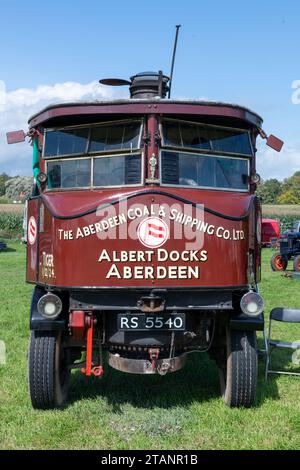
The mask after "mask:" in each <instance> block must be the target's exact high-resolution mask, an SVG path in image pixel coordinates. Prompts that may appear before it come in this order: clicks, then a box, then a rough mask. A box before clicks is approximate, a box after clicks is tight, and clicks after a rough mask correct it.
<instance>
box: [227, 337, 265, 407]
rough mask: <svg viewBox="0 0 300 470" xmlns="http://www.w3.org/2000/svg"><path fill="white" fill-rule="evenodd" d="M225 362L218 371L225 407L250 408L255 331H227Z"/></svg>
mask: <svg viewBox="0 0 300 470" xmlns="http://www.w3.org/2000/svg"><path fill="white" fill-rule="evenodd" d="M226 349H227V360H226V364H224V367H222V368H221V369H220V382H221V392H222V396H223V399H224V401H225V403H226V405H228V406H230V407H240V406H244V407H250V406H251V405H253V403H254V401H255V396H256V386H257V349H256V332H255V331H239V330H230V329H228V331H227V348H226Z"/></svg>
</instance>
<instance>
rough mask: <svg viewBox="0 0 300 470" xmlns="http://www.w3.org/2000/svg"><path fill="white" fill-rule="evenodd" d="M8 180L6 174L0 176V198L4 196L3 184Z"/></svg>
mask: <svg viewBox="0 0 300 470" xmlns="http://www.w3.org/2000/svg"><path fill="white" fill-rule="evenodd" d="M9 179H10V177H9V176H8V175H7V174H6V173H2V174H1V175H0V196H4V194H5V183H6V182H7V181H8V180H9Z"/></svg>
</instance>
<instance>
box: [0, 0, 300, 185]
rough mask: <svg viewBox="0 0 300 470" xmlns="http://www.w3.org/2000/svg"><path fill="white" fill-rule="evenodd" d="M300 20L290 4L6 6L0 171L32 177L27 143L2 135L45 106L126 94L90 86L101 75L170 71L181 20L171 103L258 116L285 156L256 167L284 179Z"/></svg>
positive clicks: (263, 152)
mask: <svg viewBox="0 0 300 470" xmlns="http://www.w3.org/2000/svg"><path fill="white" fill-rule="evenodd" d="M299 17H300V3H299V2H297V1H296V0H294V1H292V0H286V1H285V2H283V1H279V0H261V1H258V0H252V1H251V2H241V1H235V0H227V1H221V0H214V1H199V0H198V1H196V0H185V1H183V0H182V1H176V0H175V1H174V0H173V1H169V0H165V1H164V2H162V1H158V0H152V2H151V3H149V2H145V1H144V2H143V1H127V2H125V1H119V0H115V1H114V2H107V0H106V1H100V0H99V1H95V0H86V1H85V2H83V1H77V0H73V1H70V0H61V1H57V0H53V1H51V2H45V3H43V2H37V1H31V0H27V1H26V2H20V1H17V0H10V1H9V2H3V3H2V4H1V18H2V21H1V28H0V59H1V62H0V63H1V67H0V127H1V130H0V173H1V172H2V171H7V172H9V173H10V174H17V173H22V174H30V149H29V148H28V145H26V144H18V145H17V146H13V148H12V146H11V147H9V148H7V146H6V145H5V142H4V131H6V130H11V128H18V127H20V126H21V127H24V126H25V125H26V120H27V118H28V115H30V114H32V112H35V111H36V110H38V109H40V108H41V107H43V106H45V105H46V104H47V103H48V102H53V101H55V102H57V101H62V99H67V98H70V99H72V100H74V99H79V100H80V99H86V98H97V99H99V98H102V97H104V98H111V97H112V98H113V97H116V96H118V93H120V92H121V93H126V90H123V89H121V90H119V89H117V90H112V91H110V90H108V91H104V90H103V89H102V88H101V87H100V85H97V84H96V82H95V80H97V79H99V78H101V77H109V76H115V77H124V78H128V77H129V76H130V75H132V74H134V73H137V72H140V71H143V70H151V69H152V70H158V69H162V70H163V71H164V72H165V73H168V72H169V69H170V60H171V52H172V46H173V39H174V33H175V28H174V25H175V24H178V23H180V24H181V25H182V29H181V32H180V37H179V43H178V54H177V59H176V65H175V75H174V82H173V86H174V87H173V97H179V98H180V97H182V98H183V97H186V98H207V99H209V100H222V101H229V102H235V103H239V104H242V105H245V106H248V107H250V108H251V109H253V110H254V111H256V112H258V113H259V114H260V115H262V117H263V118H264V128H265V130H266V132H267V133H270V132H272V133H274V134H276V135H278V136H279V137H281V138H282V139H283V140H285V147H284V151H283V152H282V154H276V153H274V152H273V151H270V150H267V149H266V147H265V146H264V145H263V146H261V145H260V146H259V148H260V155H258V170H259V171H260V173H261V174H262V176H263V177H264V178H268V177H278V178H283V177H285V176H288V175H289V174H291V173H292V172H294V171H296V170H298V169H300V133H299V122H300V104H293V102H292V93H293V91H295V90H293V89H292V83H293V82H294V81H295V80H300V60H299V44H300V28H299ZM43 87H44V88H43ZM72 87H73V88H72ZM1 90H2V105H1ZM66 90H67V93H65V94H64V92H65V91H66ZM3 97H4V98H3ZM299 97H300V93H299ZM6 126H8V127H9V128H8V129H7V128H5V129H4V127H6Z"/></svg>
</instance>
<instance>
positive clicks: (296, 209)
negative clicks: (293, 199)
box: [262, 204, 300, 218]
mask: <svg viewBox="0 0 300 470" xmlns="http://www.w3.org/2000/svg"><path fill="white" fill-rule="evenodd" d="M262 213H263V216H264V217H266V216H268V215H272V216H274V215H277V216H278V217H279V216H282V215H291V216H293V217H295V218H300V204H290V205H285V204H281V205H279V204H277V205H272V204H263V206H262Z"/></svg>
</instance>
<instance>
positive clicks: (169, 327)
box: [118, 313, 185, 331]
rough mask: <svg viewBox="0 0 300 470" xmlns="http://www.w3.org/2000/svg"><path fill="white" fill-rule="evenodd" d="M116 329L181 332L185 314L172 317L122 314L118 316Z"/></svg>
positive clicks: (183, 326) (183, 328)
mask: <svg viewBox="0 0 300 470" xmlns="http://www.w3.org/2000/svg"><path fill="white" fill-rule="evenodd" d="M118 329H119V330H121V331H147V330H152V331H153V330H159V331H182V330H185V314H184V313H176V314H172V315H145V314H138V315H133V314H126V315H125V314H123V313H120V314H119V315H118Z"/></svg>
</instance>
